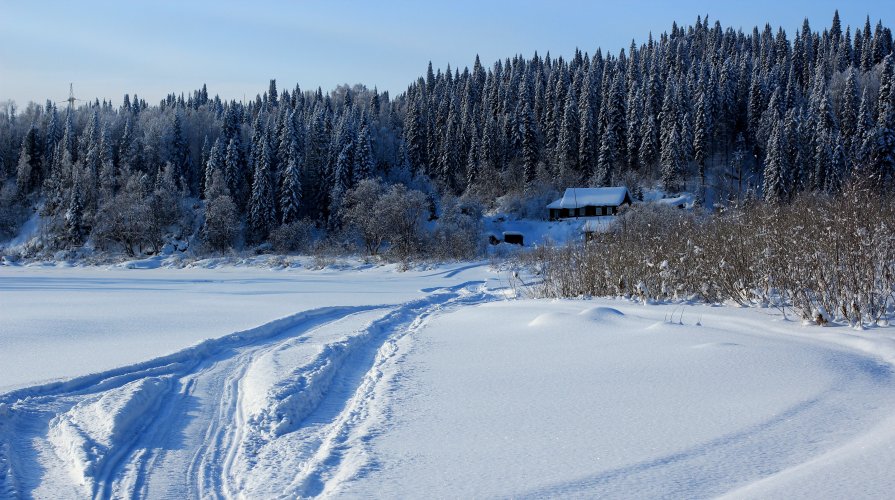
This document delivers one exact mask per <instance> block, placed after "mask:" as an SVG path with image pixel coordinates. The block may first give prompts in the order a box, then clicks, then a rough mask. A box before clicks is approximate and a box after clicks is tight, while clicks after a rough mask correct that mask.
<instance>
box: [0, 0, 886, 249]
mask: <svg viewBox="0 0 895 500" xmlns="http://www.w3.org/2000/svg"><path fill="white" fill-rule="evenodd" d="M892 52H893V39H892V33H891V30H890V29H889V28H887V27H884V26H883V25H882V24H881V22H878V23H877V24H876V25H875V26H871V24H870V20H869V18H868V20H867V22H866V23H865V25H864V26H863V27H858V28H857V29H855V30H854V32H852V30H851V27H846V28H845V30H844V31H843V29H842V26H841V25H840V22H839V17H838V13H837V14H836V15H835V16H834V18H833V22H832V25H831V26H830V27H829V28H828V29H825V30H823V32H817V31H813V30H812V29H811V28H810V26H809V24H808V22H807V20H806V21H805V23H804V25H803V27H802V29H801V30H800V31H798V32H796V33H795V37H794V38H792V39H791V38H790V37H789V36H788V35H787V33H786V32H785V31H784V30H783V29H778V30H777V31H776V32H774V31H773V30H772V28H771V27H770V26H765V27H764V29H763V30H759V29H758V28H755V29H753V31H752V32H751V33H743V32H742V31H735V30H732V29H730V28H728V29H723V28H722V27H721V25H720V23H718V22H715V23H714V25H710V24H709V22H708V19H704V20H703V19H698V20H697V22H696V23H695V24H694V25H693V26H689V27H678V26H677V25H674V26H672V29H671V31H670V33H663V34H662V35H661V36H659V37H658V39H653V38H652V36H650V37H649V38H648V40H647V42H646V43H642V44H640V45H638V44H636V43H634V42H632V44H631V46H630V48H629V49H628V50H627V51H625V50H622V51H620V52H619V53H618V55H617V56H616V55H612V54H607V55H604V54H603V53H602V51H601V50H600V49H597V51H596V52H595V53H594V54H593V55H589V54H587V53H582V52H580V51H576V53H575V54H574V56H573V57H572V58H570V59H568V60H566V59H564V58H562V57H557V58H551V57H550V55H549V54H547V55H546V56H543V57H542V56H540V55H538V54H535V55H534V56H533V57H532V58H530V59H525V58H523V57H521V56H517V57H514V58H513V59H507V60H505V61H498V62H496V63H495V64H494V65H493V66H492V67H490V68H485V67H483V66H482V65H481V64H480V62H479V61H478V58H476V61H475V64H474V65H473V66H472V69H469V68H464V69H463V71H459V70H457V69H453V70H452V69H451V68H450V67H448V68H446V69H445V70H444V71H441V70H438V71H434V70H433V68H432V66H431V64H430V66H429V68H428V71H427V72H426V74H425V76H423V77H420V78H419V79H418V80H417V81H416V82H413V83H412V84H411V85H410V86H409V87H408V89H407V91H406V92H404V93H402V94H401V95H399V96H396V97H394V98H392V97H391V96H390V95H389V94H388V93H387V92H382V93H380V92H378V91H377V90H376V89H373V90H370V89H367V88H365V87H363V86H354V87H347V86H346V87H340V88H337V89H335V90H334V91H332V92H330V93H328V94H324V93H323V92H322V91H321V90H320V89H318V90H316V91H303V90H302V89H301V88H299V87H298V86H296V87H295V88H294V89H289V90H280V89H278V88H277V86H276V82H275V81H271V82H270V87H269V89H268V90H267V91H266V92H265V93H263V94H262V95H258V96H257V97H256V98H255V99H254V100H252V101H249V102H236V101H229V102H225V101H223V100H221V99H220V98H219V97H217V96H215V97H211V96H209V94H208V91H207V89H206V87H205V86H203V87H202V89H201V90H197V91H195V92H193V93H192V94H190V95H188V96H184V95H179V96H175V95H169V96H168V97H167V98H166V99H164V100H163V101H161V102H160V103H158V104H157V105H150V104H149V103H147V102H145V100H143V99H140V98H138V97H137V96H136V95H134V96H129V95H125V97H124V99H123V102H122V103H121V104H120V105H115V104H113V103H111V102H105V101H103V102H99V101H93V102H87V103H80V104H79V105H78V106H76V107H62V106H59V107H57V105H56V104H54V103H53V102H51V101H47V103H46V104H45V105H38V104H34V103H31V104H29V105H28V106H27V107H26V108H25V109H24V110H23V111H21V112H19V111H18V110H17V109H16V108H15V107H14V106H13V105H11V104H7V105H6V108H5V112H4V113H2V114H0V178H2V179H5V182H4V188H3V191H2V193H0V236H3V237H9V236H10V234H12V233H14V232H15V230H16V228H17V225H18V224H19V223H20V222H21V220H22V218H23V217H25V216H26V215H27V209H28V208H30V207H39V209H40V210H41V213H42V215H43V218H42V220H43V221H44V230H43V232H42V235H43V238H42V239H41V241H42V244H43V245H44V246H45V248H46V249H54V248H76V247H78V246H80V245H82V244H84V243H85V242H88V241H92V242H94V243H100V244H102V245H105V246H109V247H114V246H115V245H124V246H129V247H130V248H133V247H134V245H137V246H138V247H139V249H140V250H139V251H148V252H152V251H156V250H157V249H158V247H159V246H160V245H161V244H162V241H163V240H164V239H165V238H170V237H174V238H180V239H184V240H190V241H200V242H203V243H206V244H209V246H210V247H218V248H225V247H236V248H241V247H242V246H243V245H244V244H248V245H251V246H256V245H259V244H264V243H265V242H268V241H269V239H270V237H271V234H272V232H274V231H276V230H277V229H279V228H280V227H282V226H289V225H292V224H297V223H299V222H300V221H305V224H307V223H310V224H313V226H314V227H315V228H316V229H317V231H326V232H328V233H333V232H335V231H338V230H339V229H341V228H343V227H345V218H344V212H345V211H344V208H345V197H346V193H348V192H349V191H351V190H352V189H354V188H355V187H356V186H357V185H358V184H359V183H360V181H362V180H364V179H367V178H375V179H379V180H382V181H383V182H385V183H387V184H390V185H391V184H403V185H405V186H407V187H408V188H410V189H412V190H415V191H419V192H421V193H422V194H423V196H424V198H425V200H426V201H425V203H426V205H427V210H426V215H427V216H428V217H429V218H435V217H437V216H438V215H439V214H440V213H441V211H442V205H443V203H442V198H443V197H445V196H450V197H463V198H464V200H474V201H475V202H476V203H478V204H479V205H483V206H485V207H495V206H497V207H498V208H501V207H503V208H507V207H514V208H515V209H517V210H518V211H520V212H522V213H523V215H525V212H526V211H527V210H526V209H525V203H524V202H522V201H524V200H526V199H528V200H542V199H546V198H549V197H550V196H551V195H552V194H554V193H555V192H556V191H557V190H561V189H563V188H565V187H568V186H575V185H595V186H600V185H618V184H624V185H627V186H628V187H629V188H630V189H631V191H632V192H633V193H635V196H636V195H637V194H638V193H640V192H641V191H642V190H643V189H645V188H655V187H660V188H662V189H664V190H665V191H669V192H674V191H680V190H687V191H691V192H693V193H695V194H697V197H698V198H699V200H700V202H702V203H704V204H705V205H715V204H719V205H728V204H730V203H738V202H741V201H742V200H743V199H744V198H764V199H765V200H766V201H769V202H773V203H788V202H790V201H791V200H792V199H793V198H794V197H795V196H796V195H797V194H799V193H803V192H837V191H838V190H839V189H840V188H841V186H842V185H843V183H845V182H848V181H849V180H856V181H860V182H861V183H863V184H864V185H866V186H867V187H870V188H874V189H887V188H891V187H892V186H893V184H895V77H893V57H895V56H892ZM520 200H522V201H520ZM536 208H538V209H542V207H540V206H538V207H536ZM528 212H531V211H530V210H528ZM209 217H211V220H209ZM110 221H111V222H110ZM134 221H140V223H139V224H136V226H137V228H138V229H141V230H142V229H145V231H136V230H135V229H134V228H133V226H134V225H135V224H134ZM129 227H130V229H129V231H130V233H134V232H135V231H136V233H138V234H127V235H123V236H122V235H121V234H120V233H122V232H128V231H125V229H128V228H129ZM221 235H224V236H226V237H221ZM134 241H139V242H141V243H134ZM212 241H214V242H215V243H214V244H210V243H211V242H212Z"/></svg>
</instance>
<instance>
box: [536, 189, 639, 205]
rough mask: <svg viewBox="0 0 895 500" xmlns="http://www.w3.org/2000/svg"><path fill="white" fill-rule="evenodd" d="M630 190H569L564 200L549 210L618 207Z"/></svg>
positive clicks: (564, 194) (555, 202)
mask: <svg viewBox="0 0 895 500" xmlns="http://www.w3.org/2000/svg"><path fill="white" fill-rule="evenodd" d="M626 198H628V199H630V197H629V196H628V188H626V187H624V186H622V187H601V188H568V189H566V192H565V193H563V195H562V198H560V199H558V200H556V201H554V202H553V203H551V204H549V205H547V208H581V207H587V206H592V207H617V206H619V205H621V204H622V203H624V202H625V199H626Z"/></svg>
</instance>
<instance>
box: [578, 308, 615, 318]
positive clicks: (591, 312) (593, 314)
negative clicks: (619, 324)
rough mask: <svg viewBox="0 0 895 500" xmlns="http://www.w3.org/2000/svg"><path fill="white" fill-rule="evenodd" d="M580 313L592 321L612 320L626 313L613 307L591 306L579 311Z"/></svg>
mask: <svg viewBox="0 0 895 500" xmlns="http://www.w3.org/2000/svg"><path fill="white" fill-rule="evenodd" d="M578 315H579V316H582V317H584V318H586V319H589V320H591V321H606V320H610V321H611V320H612V319H615V318H620V317H622V316H624V315H625V313H623V312H621V311H619V310H618V309H613V308H611V307H589V308H587V309H585V310H583V311H581V312H580V313H578Z"/></svg>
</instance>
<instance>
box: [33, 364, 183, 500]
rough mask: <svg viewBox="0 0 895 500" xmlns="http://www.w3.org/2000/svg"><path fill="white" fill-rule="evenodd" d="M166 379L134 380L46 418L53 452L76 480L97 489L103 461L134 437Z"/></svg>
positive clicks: (164, 387) (165, 388)
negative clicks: (50, 418)
mask: <svg viewBox="0 0 895 500" xmlns="http://www.w3.org/2000/svg"><path fill="white" fill-rule="evenodd" d="M170 387H171V381H170V378H167V377H150V378H144V379H139V380H135V381H134V382H131V383H129V384H125V385H123V386H121V387H119V388H117V389H113V390H109V391H106V392H104V393H103V394H102V395H101V396H98V397H96V398H92V399H88V400H86V401H83V402H81V403H78V404H77V405H75V406H74V407H73V408H71V409H70V410H68V411H67V412H65V413H62V414H60V415H57V416H56V417H54V418H53V420H51V421H50V429H49V434H48V439H49V442H50V443H52V445H53V447H54V448H55V450H56V454H57V455H58V456H59V457H60V458H61V459H62V460H63V462H64V463H65V465H66V466H67V467H68V468H69V472H70V474H71V476H72V478H74V480H75V481H76V483H77V484H80V485H83V486H85V487H87V488H88V489H90V490H91V491H93V492H94V494H95V493H96V491H95V488H96V487H97V486H98V483H100V482H101V481H102V480H103V473H104V469H105V465H106V463H107V462H108V461H111V460H115V458H116V457H117V456H120V455H122V454H124V453H125V452H126V451H127V449H128V448H129V447H130V446H131V444H132V443H133V442H134V441H135V440H136V439H137V438H138V436H139V433H140V431H141V429H143V427H145V426H146V425H147V424H148V422H147V421H146V419H145V416H146V415H151V414H152V412H153V409H154V408H155V407H156V406H157V405H158V404H159V400H160V399H161V398H162V397H163V396H164V394H165V393H166V392H167V391H168V389H169V388H170Z"/></svg>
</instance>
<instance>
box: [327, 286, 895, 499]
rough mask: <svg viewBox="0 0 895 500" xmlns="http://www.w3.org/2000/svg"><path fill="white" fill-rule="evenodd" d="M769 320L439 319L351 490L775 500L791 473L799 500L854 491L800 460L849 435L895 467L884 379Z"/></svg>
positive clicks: (631, 312) (754, 316) (572, 315)
mask: <svg viewBox="0 0 895 500" xmlns="http://www.w3.org/2000/svg"><path fill="white" fill-rule="evenodd" d="M672 311H675V315H674V318H675V320H674V321H673V322H670V321H669V320H668V318H669V317H670V313H671V312H672ZM682 312H683V313H684V316H683V320H678V318H679V317H680V314H681V313H682ZM762 316H763V314H762V313H761V312H760V311H755V310H738V309H731V308H710V307H686V308H684V310H682V309H681V307H679V306H678V307H676V308H675V307H665V306H641V305H637V304H632V303H629V302H625V301H611V300H588V301H550V302H548V301H514V302H494V303H489V304H484V305H481V306H478V307H474V308H464V309H460V310H458V311H456V312H453V313H451V314H450V315H446V316H440V317H437V318H434V319H433V320H432V321H431V323H430V324H429V325H428V327H427V328H426V329H425V330H423V331H422V332H421V334H420V335H418V336H415V337H414V343H413V347H412V348H411V350H410V352H409V354H407V355H406V358H405V360H404V361H403V362H402V364H401V367H400V369H401V376H400V377H398V378H397V379H396V380H397V386H396V387H395V389H394V392H395V393H397V394H401V395H402V396H400V398H399V402H398V403H396V404H394V405H392V407H391V409H390V411H391V413H390V419H389V421H388V422H383V426H384V431H382V432H381V433H380V434H379V437H378V438H377V439H376V440H374V441H373V443H372V451H371V453H372V455H373V456H374V459H373V460H374V462H376V463H379V464H383V467H382V468H381V469H378V470H375V471H372V472H371V473H370V474H368V475H365V476H363V477H359V478H357V479H356V480H355V481H354V482H351V483H348V484H347V485H346V490H345V491H346V493H347V494H348V496H366V495H368V494H371V493H372V492H376V493H375V494H377V495H382V496H387V497H419V496H423V495H430V496H431V495H434V496H436V497H445V496H449V497H489V496H501V497H503V496H512V497H523V498H524V497H535V498H544V497H594V496H598V497H601V498H607V497H608V498H631V497H636V498H654V497H705V496H716V495H719V494H723V493H725V492H728V491H730V490H732V489H736V488H740V487H747V486H748V485H751V484H753V483H755V484H756V485H757V484H761V481H771V483H770V485H768V486H767V487H765V486H762V487H761V488H758V487H756V490H755V491H758V492H759V494H757V495H756V494H752V493H750V492H749V491H748V490H744V493H743V496H746V497H752V498H754V497H765V496H767V495H768V494H770V493H775V494H776V495H778V496H781V497H782V496H786V494H787V493H788V492H789V490H787V488H788V487H789V486H792V484H791V483H790V482H784V481H782V480H776V479H768V478H772V477H773V476H774V475H775V474H784V475H785V473H784V472H783V471H787V470H788V469H790V468H791V467H799V466H801V467H803V468H805V469H806V472H805V474H804V475H805V477H806V478H810V480H807V483H806V484H809V485H813V486H814V488H813V489H809V490H808V491H813V492H822V491H823V488H824V487H825V486H826V487H829V488H830V491H842V492H845V491H849V489H850V488H852V487H854V488H853V489H854V491H862V488H861V484H860V483H857V482H854V483H857V484H852V483H853V481H850V480H849V477H852V476H851V474H852V471H851V470H850V467H845V468H843V469H842V470H830V469H832V468H831V467H826V468H824V469H821V468H819V467H818V465H817V464H812V463H810V461H811V460H813V457H816V456H819V455H820V456H823V455H825V454H826V455H828V456H829V459H830V460H833V461H834V462H836V463H839V464H841V463H842V461H841V460H840V459H841V458H843V457H844V456H845V455H844V454H843V453H844V451H843V450H842V447H843V446H845V447H846V448H847V449H851V450H852V454H853V451H854V449H855V445H853V444H852V445H850V444H848V443H850V442H851V441H852V440H853V439H856V436H858V437H857V439H864V440H870V441H873V440H874V439H879V440H882V441H883V442H887V443H888V444H887V445H885V446H884V447H878V449H877V452H878V453H879V454H880V455H879V456H875V453H871V454H868V455H867V456H863V457H862V460H864V461H868V462H870V463H871V464H872V463H873V462H877V461H880V460H883V461H884V462H885V463H888V460H890V459H891V458H892V457H893V456H895V451H893V450H895V448H893V447H892V444H893V442H895V441H893V439H892V434H893V432H891V431H887V430H886V427H885V426H884V425H885V422H886V421H887V418H888V416H889V415H890V414H891V411H892V410H893V409H895V388H893V387H892V381H893V380H892V372H891V367H890V366H888V365H887V364H885V363H884V362H883V360H882V359H880V358H878V357H875V356H874V357H868V356H866V355H864V354H863V353H860V352H856V351H854V350H852V349H850V348H841V347H838V346H837V345H836V344H832V343H828V342H827V341H823V340H818V339H810V338H805V337H806V334H805V329H804V328H802V327H800V326H798V325H796V324H789V323H783V322H779V321H774V320H773V319H772V318H769V317H762ZM697 322H701V323H702V326H696V323H697ZM680 323H683V324H680ZM813 331H815V332H816V331H818V330H817V329H813ZM830 335H834V334H832V333H831V334H830ZM880 425H882V426H883V427H878V426H880ZM865 432H869V433H871V434H873V435H874V438H868V437H866V436H865V437H864V438H861V437H859V436H864V433H865ZM802 464H808V465H802ZM862 467H863V465H862V466H859V470H856V471H854V472H855V473H856V474H855V476H854V477H861V476H862V474H860V472H861V470H860V468H862ZM873 469H876V468H875V467H874V468H873ZM863 476H865V477H866V476H867V474H863ZM893 482H895V481H893V480H891V478H890V477H889V476H888V475H878V476H876V477H875V478H873V479H872V480H871V481H870V483H871V484H872V485H873V487H874V488H877V489H881V488H885V487H891V486H892V484H893ZM818 485H822V486H818ZM837 485H838V486H837ZM834 486H836V487H835V488H834ZM781 488H782V489H781ZM865 489H866V488H865ZM821 496H823V495H821Z"/></svg>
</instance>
